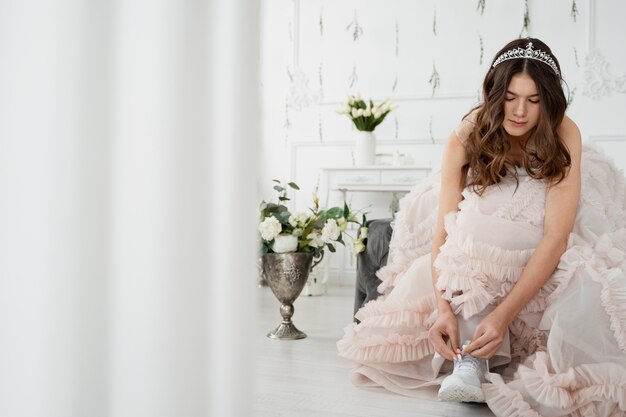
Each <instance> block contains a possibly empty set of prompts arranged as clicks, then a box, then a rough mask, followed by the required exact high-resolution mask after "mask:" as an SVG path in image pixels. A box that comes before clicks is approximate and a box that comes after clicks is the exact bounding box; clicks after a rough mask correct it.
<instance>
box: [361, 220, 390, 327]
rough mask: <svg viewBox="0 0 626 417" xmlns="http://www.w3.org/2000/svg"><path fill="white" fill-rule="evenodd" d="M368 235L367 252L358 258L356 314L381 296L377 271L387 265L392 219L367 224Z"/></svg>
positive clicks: (371, 221) (372, 221)
mask: <svg viewBox="0 0 626 417" xmlns="http://www.w3.org/2000/svg"><path fill="white" fill-rule="evenodd" d="M367 227H368V233H367V241H366V245H365V251H364V252H361V253H360V254H359V255H358V256H357V261H356V292H355V295H354V313H355V314H356V312H357V311H358V310H359V309H360V308H361V307H362V306H363V304H365V303H367V302H368V301H370V300H374V299H376V298H377V297H378V296H379V295H380V294H379V293H378V291H377V287H378V285H379V284H380V280H379V279H378V277H377V276H376V271H378V270H379V269H380V268H382V267H383V266H385V265H386V264H387V257H388V256H389V241H390V240H391V232H392V229H391V219H375V220H370V221H369V222H367ZM355 321H357V320H356V319H355Z"/></svg>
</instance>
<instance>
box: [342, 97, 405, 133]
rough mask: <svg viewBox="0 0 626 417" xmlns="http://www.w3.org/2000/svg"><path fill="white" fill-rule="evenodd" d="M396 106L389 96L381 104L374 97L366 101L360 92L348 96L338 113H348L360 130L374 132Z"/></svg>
mask: <svg viewBox="0 0 626 417" xmlns="http://www.w3.org/2000/svg"><path fill="white" fill-rule="evenodd" d="M396 108H398V106H397V105H396V104H394V103H392V102H391V100H389V99H388V98H386V99H384V100H383V101H382V102H381V103H379V104H374V102H373V101H372V99H369V102H366V101H365V100H363V99H361V96H360V95H359V94H356V95H353V96H348V98H347V100H346V101H345V103H344V104H343V106H342V107H340V108H339V109H337V113H339V114H345V115H347V116H348V117H349V118H350V120H352V122H353V123H354V126H355V127H356V128H357V129H358V130H360V131H363V132H373V131H374V129H376V126H378V125H379V124H381V123H382V122H383V120H385V117H386V116H387V115H388V114H389V113H390V112H392V111H393V110H395V109H396Z"/></svg>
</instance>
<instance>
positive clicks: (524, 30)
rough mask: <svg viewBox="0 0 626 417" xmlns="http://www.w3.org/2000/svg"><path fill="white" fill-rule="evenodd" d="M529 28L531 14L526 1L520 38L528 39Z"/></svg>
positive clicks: (526, 0)
mask: <svg viewBox="0 0 626 417" xmlns="http://www.w3.org/2000/svg"><path fill="white" fill-rule="evenodd" d="M528 26H530V13H529V12H528V0H524V19H523V23H522V30H521V31H520V33H519V37H520V38H525V37H528Z"/></svg>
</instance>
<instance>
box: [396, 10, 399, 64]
mask: <svg viewBox="0 0 626 417" xmlns="http://www.w3.org/2000/svg"><path fill="white" fill-rule="evenodd" d="M398 56H400V27H399V26H398V19H396V58H397V57H398Z"/></svg>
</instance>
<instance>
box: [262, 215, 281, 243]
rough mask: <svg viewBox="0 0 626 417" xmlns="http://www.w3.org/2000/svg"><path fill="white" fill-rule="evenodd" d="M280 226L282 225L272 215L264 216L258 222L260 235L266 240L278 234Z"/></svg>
mask: <svg viewBox="0 0 626 417" xmlns="http://www.w3.org/2000/svg"><path fill="white" fill-rule="evenodd" d="M282 228H283V227H282V225H281V224H280V222H279V221H278V219H277V218H276V217H274V216H270V217H266V218H265V219H264V220H263V221H262V222H261V223H260V224H259V232H261V237H262V238H263V240H266V241H268V242H269V241H270V240H272V239H274V238H275V237H276V236H278V234H279V233H280V231H281V230H282Z"/></svg>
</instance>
